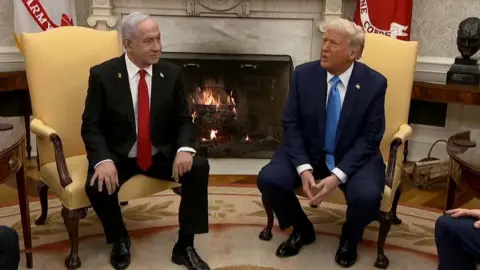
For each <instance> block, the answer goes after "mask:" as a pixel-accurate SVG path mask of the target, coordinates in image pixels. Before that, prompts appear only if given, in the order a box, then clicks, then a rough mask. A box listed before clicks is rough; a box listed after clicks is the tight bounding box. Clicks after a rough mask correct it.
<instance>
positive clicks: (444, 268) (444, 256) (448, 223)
mask: <svg viewBox="0 0 480 270" xmlns="http://www.w3.org/2000/svg"><path fill="white" fill-rule="evenodd" d="M435 243H436V245H437V253H438V261H439V267H438V269H439V270H455V269H462V270H475V269H477V264H478V263H480V210H479V209H462V208H457V209H452V210H448V211H447V212H446V214H445V215H443V216H440V217H439V218H438V219H437V221H436V223H435Z"/></svg>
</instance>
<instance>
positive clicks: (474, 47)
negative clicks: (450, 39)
mask: <svg viewBox="0 0 480 270" xmlns="http://www.w3.org/2000/svg"><path fill="white" fill-rule="evenodd" d="M457 48H458V50H459V51H460V54H461V55H462V56H463V57H464V58H469V57H470V56H472V55H474V54H475V53H477V51H478V50H479V49H480V20H478V19H476V20H474V19H470V20H465V21H463V22H462V23H461V24H460V26H459V29H458V36H457Z"/></svg>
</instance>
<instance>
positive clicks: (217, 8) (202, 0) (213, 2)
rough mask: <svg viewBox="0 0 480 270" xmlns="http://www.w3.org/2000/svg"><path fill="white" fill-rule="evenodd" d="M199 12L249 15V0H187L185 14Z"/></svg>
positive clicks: (192, 14) (238, 15) (193, 14)
mask: <svg viewBox="0 0 480 270" xmlns="http://www.w3.org/2000/svg"><path fill="white" fill-rule="evenodd" d="M201 14H208V15H210V16H211V15H215V14H220V15H222V16H225V15H227V16H232V15H233V16H235V15H236V16H237V17H242V18H243V17H249V16H250V0H224V1H218V0H187V15H188V16H201Z"/></svg>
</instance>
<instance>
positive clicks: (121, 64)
mask: <svg viewBox="0 0 480 270" xmlns="http://www.w3.org/2000/svg"><path fill="white" fill-rule="evenodd" d="M116 67H117V68H116V70H115V74H114V76H115V80H114V81H115V86H116V89H118V95H119V96H120V100H122V101H123V102H124V103H125V109H126V112H127V118H128V121H129V122H130V124H131V125H132V127H133V130H136V125H135V114H134V111H133V100H132V92H131V90H130V81H129V78H128V72H127V64H126V63H125V55H122V56H121V57H119V58H118V64H117V65H116Z"/></svg>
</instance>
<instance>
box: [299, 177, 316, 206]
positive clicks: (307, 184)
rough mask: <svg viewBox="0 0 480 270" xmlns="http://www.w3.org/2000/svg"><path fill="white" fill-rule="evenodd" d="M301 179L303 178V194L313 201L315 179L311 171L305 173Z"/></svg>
mask: <svg viewBox="0 0 480 270" xmlns="http://www.w3.org/2000/svg"><path fill="white" fill-rule="evenodd" d="M300 178H302V186H303V192H304V193H305V195H307V198H308V199H309V200H311V199H313V195H312V187H313V186H315V178H314V177H313V174H312V172H311V171H310V170H306V171H303V172H302V173H301V174H300Z"/></svg>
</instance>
